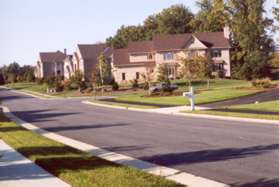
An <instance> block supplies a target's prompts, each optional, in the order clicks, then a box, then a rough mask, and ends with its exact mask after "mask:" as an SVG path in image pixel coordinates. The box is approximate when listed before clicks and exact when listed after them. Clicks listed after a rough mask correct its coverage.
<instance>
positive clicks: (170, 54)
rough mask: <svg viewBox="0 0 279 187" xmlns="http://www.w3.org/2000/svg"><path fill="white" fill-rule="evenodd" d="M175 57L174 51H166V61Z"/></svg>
mask: <svg viewBox="0 0 279 187" xmlns="http://www.w3.org/2000/svg"><path fill="white" fill-rule="evenodd" d="M173 59H174V54H173V53H172V52H167V53H164V61H169V60H173Z"/></svg>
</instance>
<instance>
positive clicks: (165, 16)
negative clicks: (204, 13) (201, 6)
mask: <svg viewBox="0 0 279 187" xmlns="http://www.w3.org/2000/svg"><path fill="white" fill-rule="evenodd" d="M156 19H157V23H158V33H161V34H178V33H186V32H192V31H193V28H192V26H191V25H190V22H191V21H192V20H193V19H194V15H193V13H192V12H191V11H190V10H189V9H188V8H186V7H185V6H184V5H182V4H180V5H173V6H171V7H170V8H166V9H164V10H163V11H162V12H161V13H159V14H158V15H157V16H156Z"/></svg>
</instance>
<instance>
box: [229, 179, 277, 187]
mask: <svg viewBox="0 0 279 187" xmlns="http://www.w3.org/2000/svg"><path fill="white" fill-rule="evenodd" d="M278 186H279V178H278V179H259V180H257V181H254V182H249V183H245V184H231V187H278Z"/></svg>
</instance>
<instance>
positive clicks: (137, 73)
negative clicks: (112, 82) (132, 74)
mask: <svg viewBox="0 0 279 187" xmlns="http://www.w3.org/2000/svg"><path fill="white" fill-rule="evenodd" d="M139 78H140V73H139V72H136V79H137V80H138V79H139Z"/></svg>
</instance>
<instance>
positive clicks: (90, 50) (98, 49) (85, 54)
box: [78, 43, 107, 60]
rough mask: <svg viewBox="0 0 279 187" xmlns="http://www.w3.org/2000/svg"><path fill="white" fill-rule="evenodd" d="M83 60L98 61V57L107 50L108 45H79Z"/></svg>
mask: <svg viewBox="0 0 279 187" xmlns="http://www.w3.org/2000/svg"><path fill="white" fill-rule="evenodd" d="M78 48H79V50H80V53H81V56H82V58H83V59H87V60H90V59H91V60H96V59H97V58H98V56H99V55H100V54H101V53H102V52H104V50H105V49H106V48H107V47H106V44H103V43H101V44H78Z"/></svg>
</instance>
